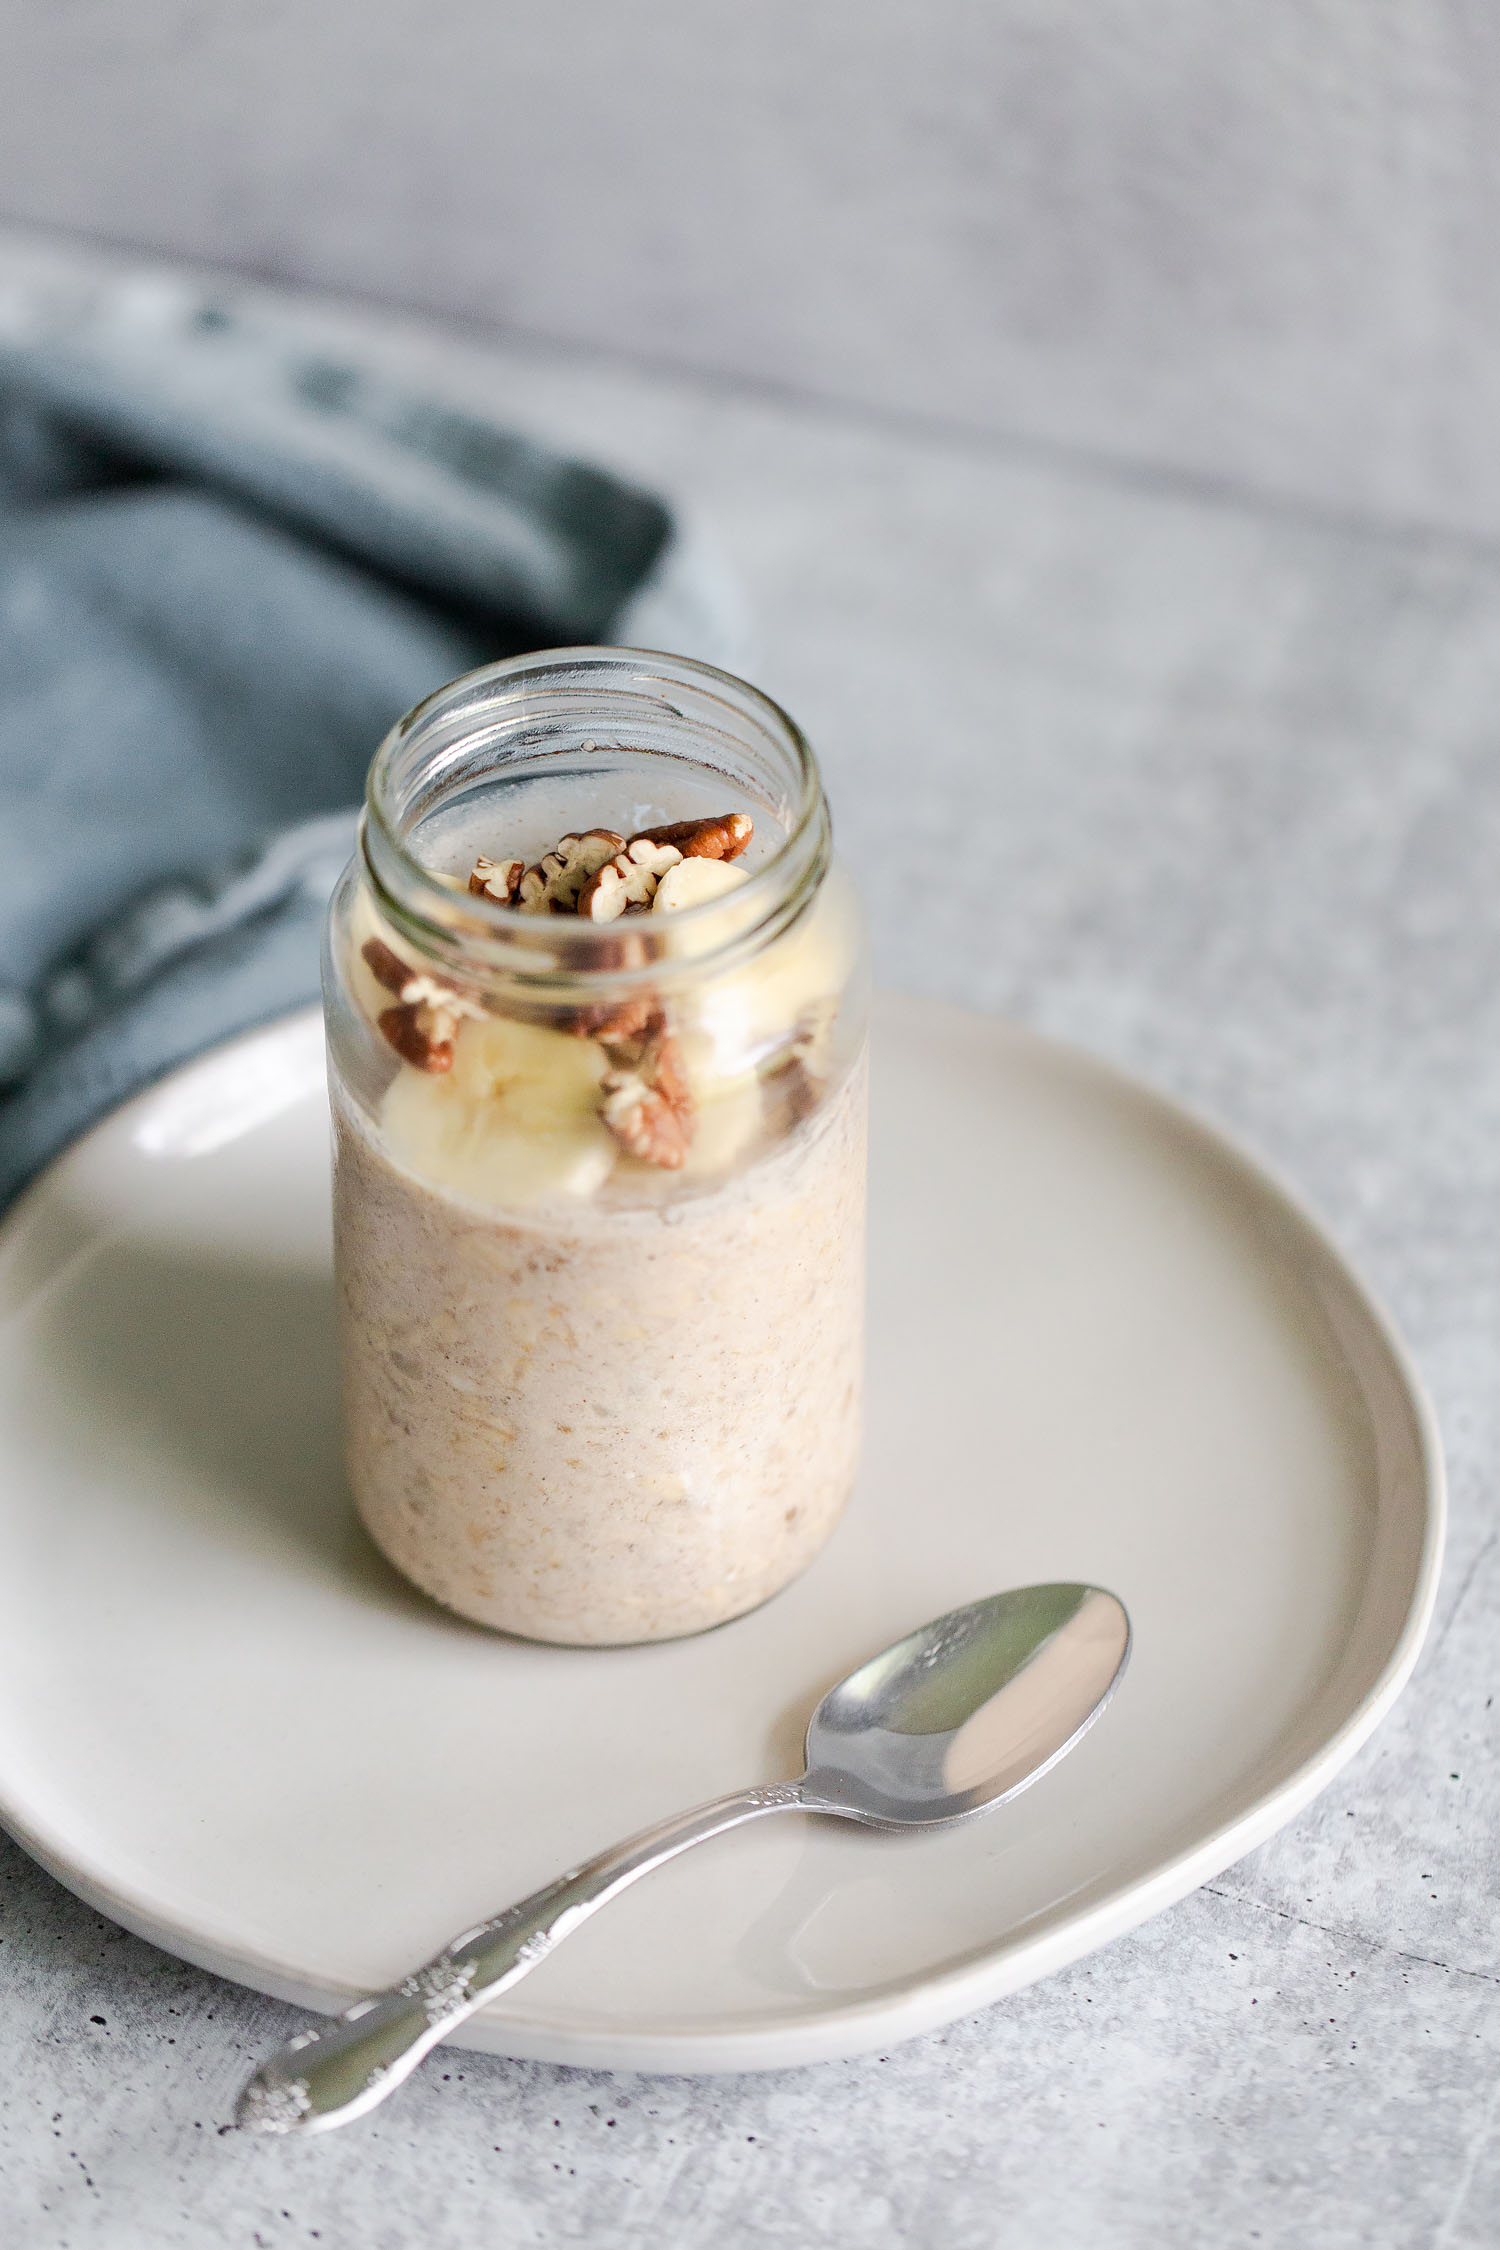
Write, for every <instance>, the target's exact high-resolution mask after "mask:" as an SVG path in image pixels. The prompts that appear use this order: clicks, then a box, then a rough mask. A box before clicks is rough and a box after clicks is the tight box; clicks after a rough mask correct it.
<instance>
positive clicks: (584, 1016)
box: [563, 992, 666, 1064]
mask: <svg viewBox="0 0 1500 2250" xmlns="http://www.w3.org/2000/svg"><path fill="white" fill-rule="evenodd" d="M665 1021H666V1019H665V1018H664V1016H663V1015H662V1012H661V1004H660V1002H659V1001H658V999H657V997H656V995H655V993H654V992H637V993H635V994H634V995H633V996H632V997H631V998H630V999H629V1000H617V1001H616V1002H615V1003H614V1005H613V1006H609V1005H607V1004H606V1003H605V1002H603V1001H601V1002H600V1003H599V1004H598V1005H597V1006H596V1007H592V1008H575V1009H574V1010H573V1011H572V1013H571V1014H570V1015H569V1017H568V1018H567V1020H566V1022H565V1024H564V1026H563V1028H564V1029H565V1030H567V1031H571V1032H573V1033H574V1035H575V1036H576V1037H577V1038H579V1039H597V1040H598V1041H599V1044H600V1045H601V1047H603V1048H604V1049H605V1050H606V1051H607V1053H608V1055H609V1058H610V1060H611V1061H612V1062H617V1063H622V1064H624V1063H630V1062H632V1061H634V1060H635V1058H636V1055H637V1054H639V1053H641V1052H643V1051H644V1049H645V1046H646V1044H647V1043H648V1042H649V1041H650V1040H652V1039H654V1038H656V1037H657V1036H658V1035H659V1033H660V1032H661V1030H662V1029H663V1027H664V1024H665Z"/></svg>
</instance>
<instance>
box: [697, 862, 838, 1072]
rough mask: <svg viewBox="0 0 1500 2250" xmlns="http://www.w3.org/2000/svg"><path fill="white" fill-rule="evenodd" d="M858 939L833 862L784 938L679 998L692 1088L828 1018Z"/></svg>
mask: <svg viewBox="0 0 1500 2250" xmlns="http://www.w3.org/2000/svg"><path fill="white" fill-rule="evenodd" d="M692 864H693V863H692V862H691V861H687V860H685V861H684V862H683V865H684V866H690V865H692ZM703 864H705V865H713V864H714V863H713V862H711V861H705V862H704V863H703ZM674 872H675V870H674ZM858 939H859V921H858V910H857V908H856V906H855V904H854V900H853V894H852V890H850V889H849V887H848V879H847V877H844V876H843V874H842V870H841V869H839V868H838V867H837V866H835V868H834V869H833V871H832V872H831V874H830V876H829V878H828V881H827V882H826V884H825V886H824V888H823V890H822V891H821V892H820V894H819V896H818V898H817V899H816V900H815V902H814V903H813V905H812V906H811V907H810V908H809V909H808V911H807V913H806V914H804V915H803V917H802V918H801V920H800V921H798V922H797V923H795V924H794V925H793V927H792V928H791V929H790V930H788V931H787V932H786V933H785V934H784V936H782V937H780V938H778V939H777V940H776V942H775V944H774V945H771V946H769V947H768V948H767V949H766V951H765V952H764V953H762V954H761V955H759V956H758V958H757V959H755V960H754V961H752V962H750V963H749V964H748V965H747V966H746V967H744V968H742V969H736V970H733V971H731V973H730V974H729V975H728V976H722V977H716V978H714V979H712V980H711V981H709V982H707V983H705V984H704V985H703V987H702V988H701V990H700V991H699V992H697V993H695V994H694V995H692V996H691V997H690V998H689V999H687V1000H686V1001H685V1002H684V1022H683V1028H682V1033H681V1039H682V1047H683V1053H684V1057H685V1060H686V1065H687V1069H688V1072H689V1076H690V1079H691V1080H692V1082H693V1091H694V1093H695V1094H698V1093H699V1092H700V1088H701V1090H702V1092H703V1094H704V1095H707V1093H708V1092H709V1090H710V1083H711V1081H712V1080H714V1079H716V1078H717V1079H721V1080H722V1079H726V1078H728V1079H734V1078H737V1077H738V1076H739V1075H740V1074H741V1073H742V1072H743V1071H745V1070H746V1069H753V1068H754V1067H755V1065H756V1063H757V1062H759V1061H761V1060H762V1059H764V1058H765V1057H766V1056H767V1055H768V1054H769V1053H770V1052H771V1051H773V1050H774V1049H775V1048H776V1047H777V1046H778V1045H780V1044H784V1043H785V1042H787V1041H789V1040H791V1039H793V1038H795V1037H796V1036H798V1034H799V1033H800V1032H802V1031H804V1030H805V1028H806V1026H807V1024H808V1023H809V1022H810V1021H811V1020H813V1019H814V1018H815V1017H820V1018H823V1019H826V1020H831V1018H832V1016H833V1014H834V1013H835V1007H834V1005H832V1004H834V1003H836V1002H837V1000H838V997H839V995H840V994H841V993H842V991H843V988H844V985H845V983H846V981H847V979H848V976H849V973H850V970H851V967H852V965H853V961H854V956H855V951H856V948H857V945H858Z"/></svg>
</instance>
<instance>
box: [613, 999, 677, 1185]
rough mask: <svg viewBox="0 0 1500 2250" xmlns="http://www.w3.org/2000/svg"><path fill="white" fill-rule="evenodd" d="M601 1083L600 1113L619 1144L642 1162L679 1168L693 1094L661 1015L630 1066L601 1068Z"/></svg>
mask: <svg viewBox="0 0 1500 2250" xmlns="http://www.w3.org/2000/svg"><path fill="white" fill-rule="evenodd" d="M600 1086H601V1088H602V1090H603V1093H604V1106H603V1108H602V1110H601V1111H600V1115H601V1116H602V1118H603V1119H604V1122H605V1124H606V1125H607V1126H608V1127H609V1130H610V1131H611V1132H612V1133H613V1134H614V1136H615V1139H616V1140H617V1141H618V1142H619V1144H620V1146H621V1147H622V1148H623V1149H625V1150H626V1151H627V1153H628V1154H629V1155H631V1156H634V1157H638V1158H639V1159H640V1161H641V1163H643V1164H655V1165H658V1166H660V1168H661V1169H662V1170H663V1171H667V1172H676V1171H678V1170H680V1168H681V1166H682V1164H683V1161H684V1159H685V1158H686V1156H687V1152H688V1150H689V1149H690V1148H691V1146H692V1142H693V1126H694V1122H695V1120H694V1114H693V1097H692V1095H691V1094H690V1093H689V1092H688V1087H687V1080H686V1079H685V1078H684V1077H683V1075H682V1061H681V1057H680V1056H679V1054H678V1051H677V1042H676V1040H675V1039H673V1038H672V1037H671V1036H670V1034H669V1033H667V1032H666V1031H665V1030H664V1029H662V1028H661V1018H660V1016H658V1017H657V1019H656V1020H655V1022H654V1023H653V1025H652V1026H651V1032H650V1036H649V1037H648V1038H647V1039H646V1041H645V1042H644V1043H643V1044H642V1045H641V1050H640V1052H639V1054H638V1055H637V1056H636V1057H635V1058H634V1059H633V1060H632V1061H631V1062H630V1064H629V1067H627V1068H625V1069H616V1070H610V1071H606V1072H605V1074H604V1077H603V1078H602V1079H601V1080H600Z"/></svg>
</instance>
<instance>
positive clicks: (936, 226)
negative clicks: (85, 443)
mask: <svg viewBox="0 0 1500 2250" xmlns="http://www.w3.org/2000/svg"><path fill="white" fill-rule="evenodd" d="M0 51H3V53H4V57H5V68H4V71H3V73H0V213H4V214H5V215H7V216H8V217H10V218H13V219H30V220H40V221H47V222H52V223H57V224H63V225H73V226H78V227H82V228H86V229H92V230H93V231H95V232H98V233H103V234H108V235H110V236H112V237H114V238H115V239H116V240H121V241H133V242H136V243H140V244H143V245H147V246H152V247H156V248H160V249H172V250H177V251H180V252H182V253H184V254H187V255H191V256H198V257H222V258H224V259H227V260H229V261H230V262H232V263H235V264H237V265H239V266H241V267H242V268H244V269H246V270H248V271H251V272H260V273H264V274H268V275H275V276H279V277H283V278H290V279H302V280H307V281H312V282H317V283H322V284H325V285H327V286H332V287H338V288H343V289H352V290H359V291H365V292H368V293H369V294H370V295H371V296H372V297H375V298H378V299H380V300H382V301H385V302H390V301H393V300H396V301H405V302H407V303H410V304H423V305H428V306H432V307H434V308H437V309H440V310H445V311H449V312H458V313H464V314H471V315H474V316H477V317H479V318H482V319H486V320H491V321H501V322H504V323H506V324H508V325H510V326H513V327H516V328H520V329H531V330H534V331H537V332H539V333H544V334H547V335H550V336H553V337H557V338H572V339H576V340H579V341H582V342H585V343H594V344H599V343H609V344H611V345H615V346H619V347H623V348H625V349H627V350H630V351H633V352H637V353H645V354H648V355H650V356H651V357H653V358H654V359H656V360H659V361H663V362H675V363H677V364H682V365H687V364H694V365H698V366H701V367H705V368H717V369H721V370H726V371H729V372H731V373H736V374H755V375H759V376H762V377H765V378H768V379H770V380H772V381H776V382H783V383H789V384H793V385H801V386H805V387H808V388H811V389H814V390H818V391H821V392H823V393H825V394H828V395H831V396H835V397H838V398H843V399H850V400H864V401H867V402H875V403H878V404H881V405H884V406H887V407H895V408H898V409H904V410H913V411H916V412H918V413H922V414H930V415H935V416H938V417H944V418H947V419H949V420H954V421H960V422H965V423H969V424H972V425H974V426H977V427H981V428H985V429H990V430H1013V431H1018V432H1022V433H1025V434H1027V435H1029V436H1031V437H1033V438H1039V439H1046V440H1049V441H1052V442H1055V443H1059V444H1061V445H1064V446H1068V447H1081V448H1084V449H1098V450H1102V451H1104V452H1106V453H1109V454H1112V455H1117V456H1120V457H1123V458H1128V459H1141V460H1147V461H1155V462H1162V463H1168V464H1173V465H1176V466H1177V467H1179V468H1185V469H1189V470H1192V471H1195V472H1199V473H1206V474H1208V475H1211V476H1226V477H1229V478H1234V479H1242V480H1245V481H1247V482H1250V483H1252V484H1257V485H1261V486H1264V487H1266V488H1269V489H1276V490H1280V491H1285V492H1290V493H1297V494H1301V495H1305V496H1310V497H1315V498H1317V499H1319V500H1321V501H1322V502H1324V503H1326V504H1328V505H1331V506H1334V507H1349V508H1356V509H1361V510H1368V511H1373V512H1378V513H1382V514H1388V515H1396V516H1402V517H1406V516H1417V517H1422V518H1429V517H1430V518H1434V519H1436V520H1440V521H1443V522H1447V523H1451V524H1455V525H1465V526H1468V527H1470V528H1471V529H1477V530H1481V531H1483V532H1485V533H1486V534H1488V535H1490V536H1496V535H1500V452H1497V450H1496V448H1495V446H1494V444H1493V440H1492V431H1493V427H1494V420H1495V413H1496V407H1497V403H1500V278H1497V266H1496V261H1495V258H1494V255H1493V243H1494V237H1495V229H1496V223H1497V218H1500V172H1497V167H1496V162H1495V155H1494V142H1495V132H1494V120H1495V115H1496V111H1497V107H1500V18H1497V17H1496V15H1495V12H1494V10H1493V9H1490V8H1486V7H1484V6H1482V5H1479V4H1476V0H1218V4H1217V5H1215V6H1213V7H1204V6H1202V5H1199V4H1197V0H923V5H922V6H921V7H920V8H913V7H912V6H911V5H910V4H909V0H812V4H809V0H755V5H754V6H753V7H745V6H743V5H736V4H734V0H651V5H650V6H649V7H647V8H641V7H622V6H620V5H619V4H618V0H569V5H567V6H566V7H558V6H556V5H554V4H553V0H319V5H318V6H317V7H316V8H308V7H305V6H298V5H295V4H292V0H253V4H250V0H220V4H218V5H215V6H206V5H204V4H203V0H131V4H130V5H129V6H128V7H122V6H120V5H119V0H69V4H68V5H67V6H53V7H38V6H37V5H36V4H35V0H0Z"/></svg>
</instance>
